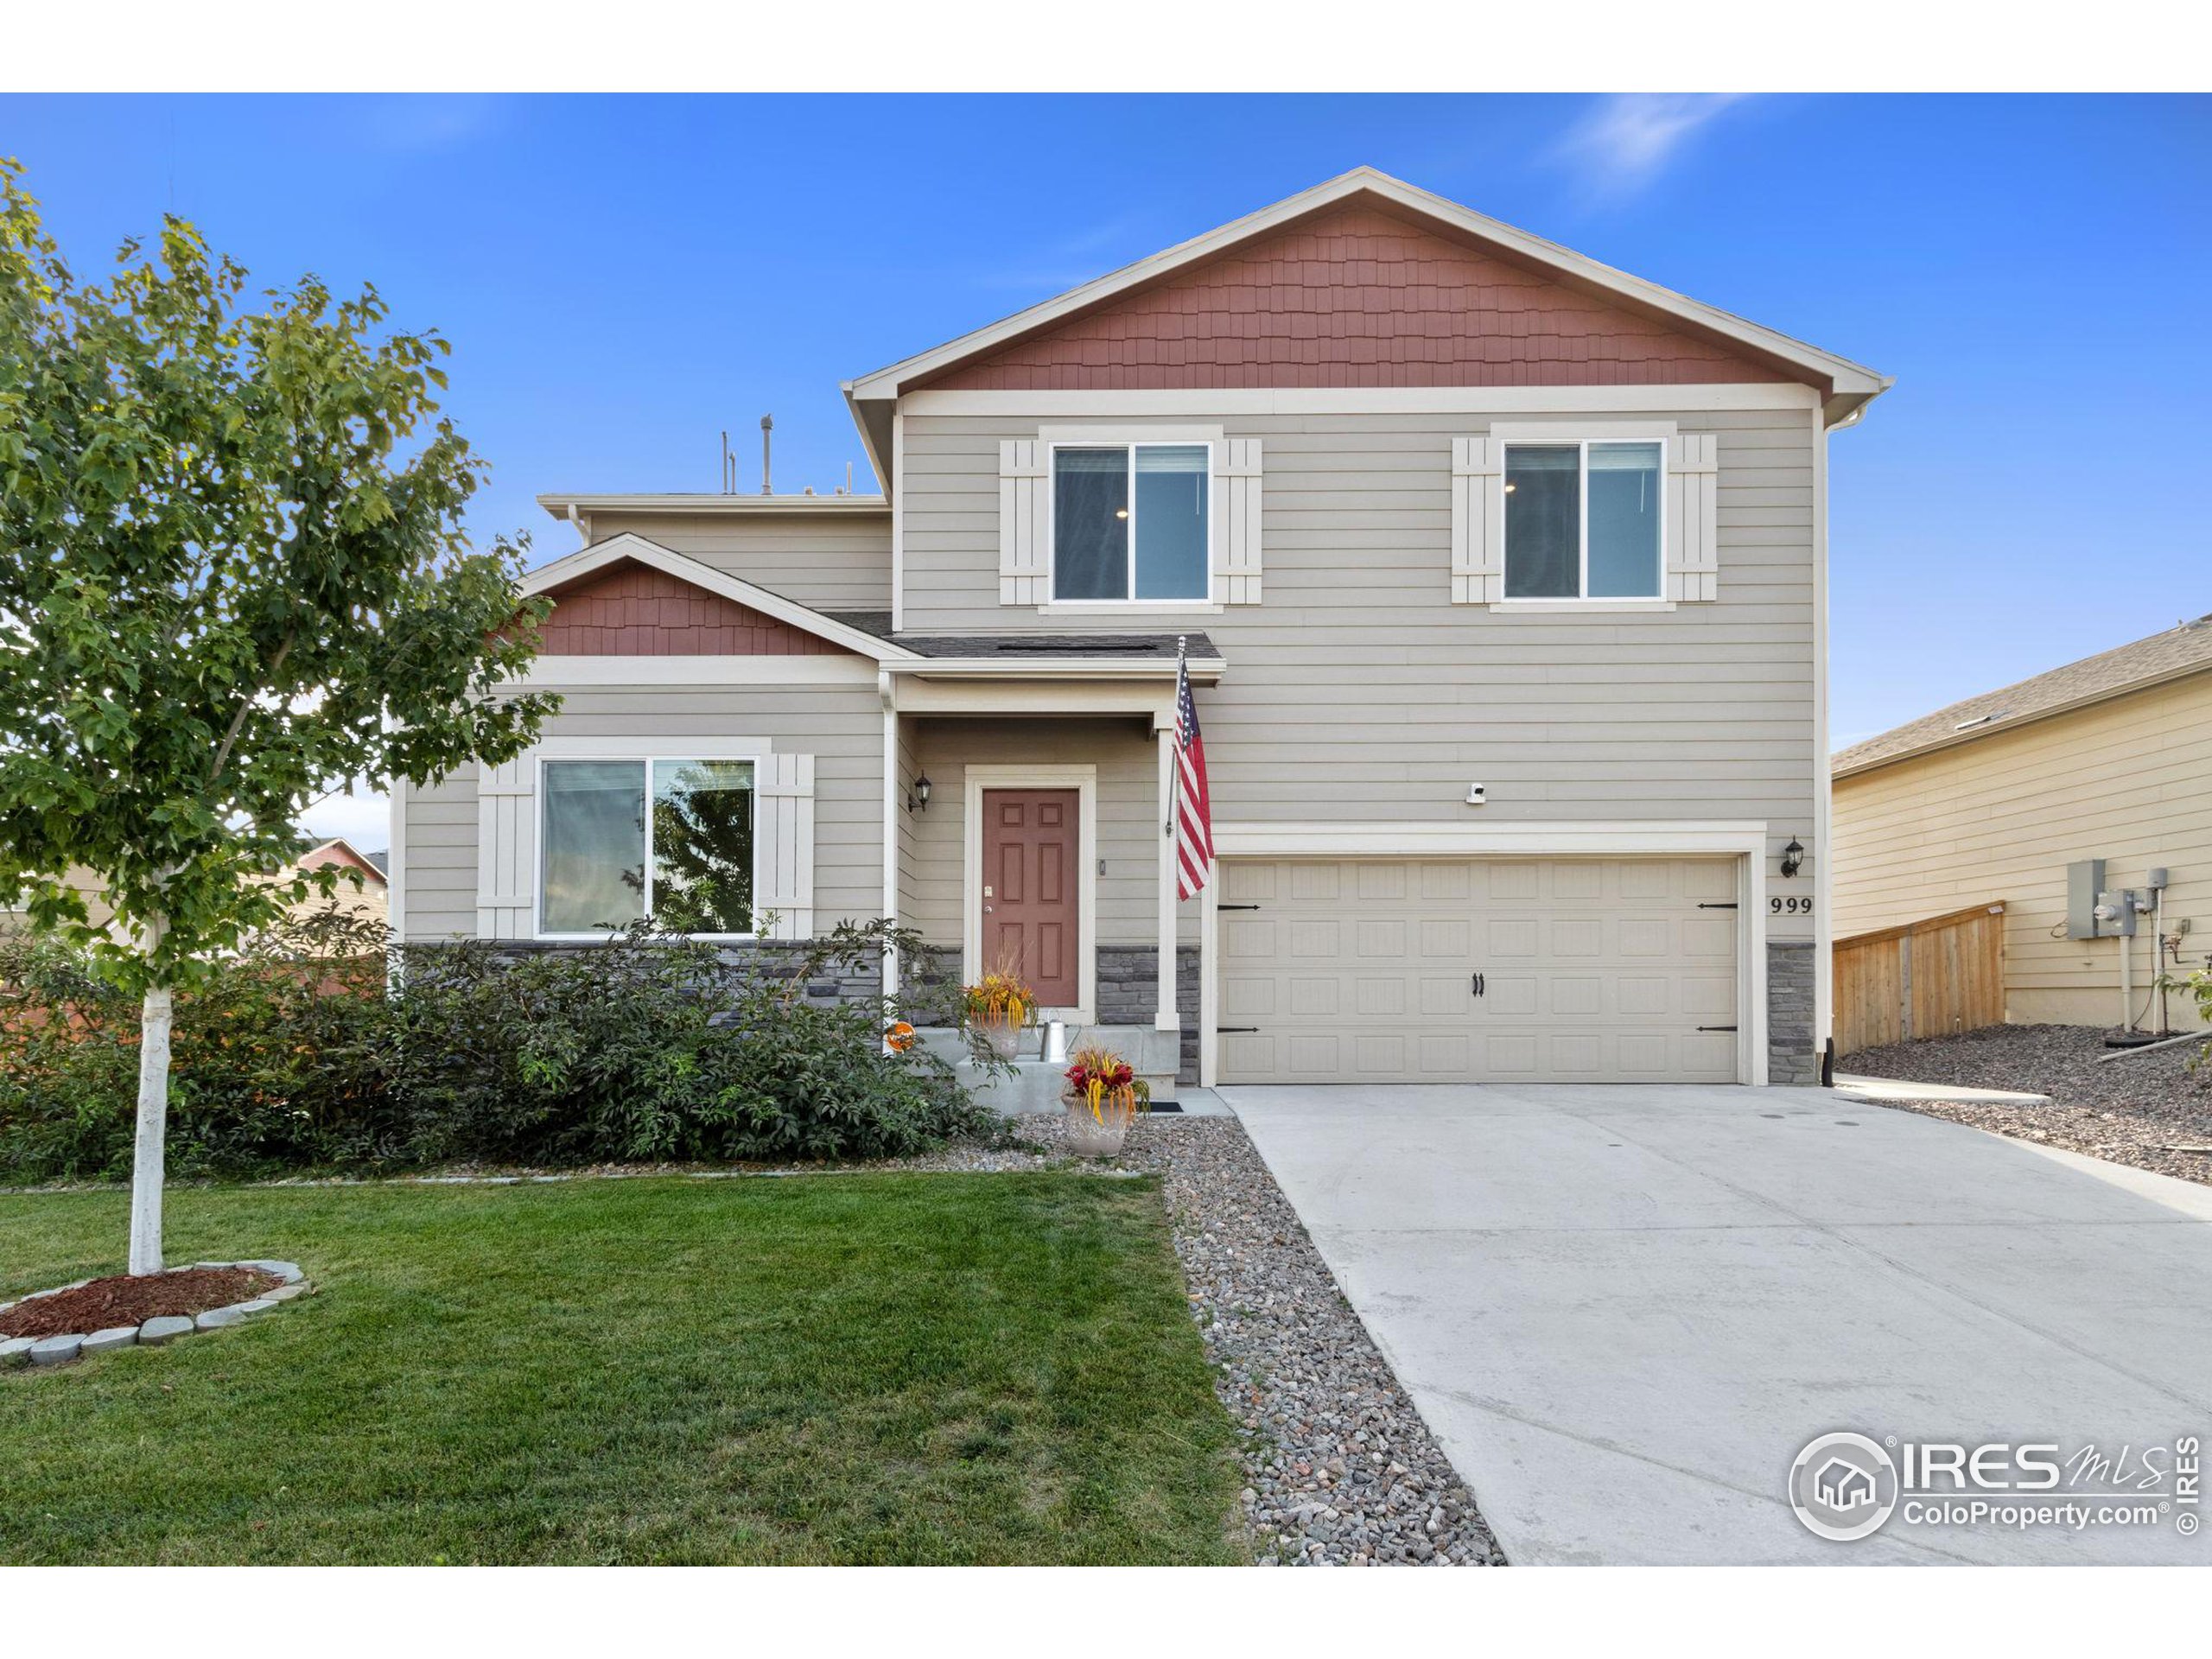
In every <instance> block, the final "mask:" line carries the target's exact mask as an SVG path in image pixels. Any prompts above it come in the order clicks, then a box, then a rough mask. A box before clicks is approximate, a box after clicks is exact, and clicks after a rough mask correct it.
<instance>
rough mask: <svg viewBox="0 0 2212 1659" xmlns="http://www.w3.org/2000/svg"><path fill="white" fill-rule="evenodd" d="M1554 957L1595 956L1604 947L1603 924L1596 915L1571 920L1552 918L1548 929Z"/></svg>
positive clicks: (1599, 953)
mask: <svg viewBox="0 0 2212 1659" xmlns="http://www.w3.org/2000/svg"><path fill="white" fill-rule="evenodd" d="M1549 931H1550V934H1551V939H1550V944H1551V949H1552V954H1553V955H1554V956H1555V957H1595V956H1599V955H1602V954H1603V953H1604V951H1605V924H1604V923H1603V922H1601V921H1599V919H1598V918H1596V917H1594V916H1592V917H1588V918H1581V919H1577V920H1573V921H1565V920H1561V919H1560V918H1556V917H1555V918H1553V920H1552V924H1551V927H1550V929H1549Z"/></svg>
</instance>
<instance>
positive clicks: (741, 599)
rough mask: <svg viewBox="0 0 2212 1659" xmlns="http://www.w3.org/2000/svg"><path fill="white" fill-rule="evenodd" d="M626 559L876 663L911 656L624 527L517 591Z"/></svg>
mask: <svg viewBox="0 0 2212 1659" xmlns="http://www.w3.org/2000/svg"><path fill="white" fill-rule="evenodd" d="M624 560H630V561H632V562H634V563H639V564H643V565H649V566H651V567H652V569H656V570H660V571H664V572H665V573H666V574H668V575H671V576H674V577H676V578H677V580H678V581H681V582H690V584H691V585H692V586H693V587H694V588H704V589H705V590H706V591H707V592H708V593H710V594H719V595H721V597H722V598H724V599H728V600H734V601H736V602H737V603H738V604H740V605H744V606H748V607H751V608H752V609H753V610H756V611H759V612H760V613H762V614H764V615H766V616H772V617H773V618H774V619H775V620H777V621H779V622H784V623H788V624H789V625H790V626H792V627H794V628H798V629H799V630H801V631H802V632H806V633H810V634H813V635H814V636H815V637H816V638H817V639H826V640H828V641H829V643H830V644H831V645H842V646H843V647H844V648H845V649H846V650H847V651H849V652H855V653H857V654H858V655H860V656H862V657H869V658H874V660H875V661H877V662H879V663H893V662H906V661H909V660H911V659H912V657H913V655H914V653H913V652H911V651H908V650H906V648H905V647H904V646H901V645H893V644H892V643H891V642H890V641H889V640H887V639H880V638H878V637H877V636H876V635H874V634H872V633H869V632H865V631H864V630H862V629H860V628H856V627H854V626H852V625H851V624H850V623H847V622H841V621H839V620H837V619H836V617H834V616H830V615H828V614H826V613H823V612H821V611H817V610H814V609H811V608H810V607H807V606H804V605H802V604H800V603H799V602H798V601H796V600H791V599H785V597H784V596H783V595H782V594H777V593H771V592H770V591H769V590H768V589H767V588H762V587H760V586H757V585H756V584H754V583H753V582H747V581H746V580H745V579H744V578H743V577H741V576H733V575H729V574H728V573H727V572H725V571H721V570H717V569H715V568H714V566H712V565H710V564H702V563H700V562H699V561H698V560H696V559H692V558H686V557H685V556H683V554H681V553H677V552H675V551H673V550H671V549H669V548H665V547H663V546H662V545H661V544H660V543H658V542H649V541H647V540H646V539H645V537H642V536H639V535H637V534H636V533H634V532H633V531H624V532H623V533H622V534H621V535H620V536H610V537H607V539H606V540H605V541H603V542H594V543H592V544H591V545H590V546H589V547H586V548H580V549H578V550H576V551H575V552H574V553H571V554H569V556H567V557H566V558H560V559H556V560H554V561H553V563H550V564H549V565H546V566H544V567H543V568H542V569H537V570H533V571H531V573H530V574H529V575H526V576H524V578H523V580H522V591H523V592H524V594H525V595H531V594H547V593H551V592H552V591H553V590H554V589H556V588H565V587H567V586H568V585H569V583H571V582H576V581H579V580H581V579H582V578H583V577H585V576H588V575H593V574H594V573H595V572H597V571H601V570H604V569H607V566H609V565H612V564H619V563H622V562H623V561H624Z"/></svg>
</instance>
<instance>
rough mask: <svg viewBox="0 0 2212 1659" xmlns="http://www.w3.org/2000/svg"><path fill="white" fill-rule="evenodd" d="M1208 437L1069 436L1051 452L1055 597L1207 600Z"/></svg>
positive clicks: (1209, 466) (1209, 459)
mask: <svg viewBox="0 0 2212 1659" xmlns="http://www.w3.org/2000/svg"><path fill="white" fill-rule="evenodd" d="M1211 467H1212V451H1211V448H1209V447H1208V446H1207V445H1205V444H1203V443H1119V444H1111V445H1089V444H1085V445H1081V446H1074V445H1062V446H1061V447H1059V448H1056V449H1054V450H1053V451H1052V597H1053V598H1054V599H1055V600H1107V601H1111V600H1142V599H1148V600H1179V599H1188V600H1201V601H1202V600H1204V599H1205V597H1206V594H1207V575H1206V572H1207V567H1208V563H1209V562H1208V559H1207V544H1208V541H1209V539H1210V538H1209V535H1208V528H1209V525H1210V524H1211V519H1210V518H1209V516H1208V511H1207V500H1206V492H1207V485H1208V483H1209V480H1210V474H1211Z"/></svg>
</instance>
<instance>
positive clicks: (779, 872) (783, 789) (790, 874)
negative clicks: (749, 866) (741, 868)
mask: <svg viewBox="0 0 2212 1659" xmlns="http://www.w3.org/2000/svg"><path fill="white" fill-rule="evenodd" d="M753 805H754V807H755V809H756V810H755V811H754V814H753V836H754V840H755V842H756V843H757V844H756V846H755V849H754V853H753V864H754V868H755V872H756V875H755V880H754V886H755V887H757V888H758V890H759V891H758V892H757V893H755V895H754V899H753V908H754V909H755V910H756V911H761V912H766V911H773V912H776V922H775V926H774V928H773V929H772V930H771V931H770V933H769V937H770V938H778V939H810V938H813V937H814V757H813V756H812V755H810V754H769V755H763V756H762V757H761V759H760V763H759V765H758V767H757V769H756V770H755V772H754V773H753Z"/></svg>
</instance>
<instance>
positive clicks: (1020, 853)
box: [982, 789, 1083, 1008]
mask: <svg viewBox="0 0 2212 1659" xmlns="http://www.w3.org/2000/svg"><path fill="white" fill-rule="evenodd" d="M1078 798H1079V797H1078V793H1077V791H1075V790H1072V789H987V790H985V791H983V896H982V906H983V931H982V940H983V960H982V967H983V968H984V969H986V970H988V969H995V968H1003V967H1006V966H1007V965H1009V964H1010V963H1019V964H1020V971H1021V973H1022V975H1023V976H1025V977H1026V978H1027V980H1028V981H1029V987H1030V988H1031V989H1032V990H1033V991H1034V992H1035V993H1036V994H1037V1001H1039V1003H1041V1004H1043V1005H1044V1006H1045V1007H1048V1008H1071V1007H1075V1006H1077V998H1079V997H1080V996H1081V995H1083V982H1082V970H1081V969H1080V968H1079V966H1078V965H1077V964H1078V963H1079V962H1080V960H1081V958H1080V957H1079V956H1078V954H1077V953H1078V952H1079V951H1080V950H1082V948H1083V944H1082V941H1081V940H1080V939H1079V938H1077V933H1078V931H1080V925H1079V919H1078V918H1079V917H1080V914H1081V912H1080V911H1079V909H1078V908H1077V893H1079V892H1080V891H1081V889H1082V880H1081V875H1082V872H1081V871H1080V870H1079V869H1078V868H1077V860H1078V859H1080V858H1081V857H1082V856H1083V849H1082V845H1081V842H1080V841H1079V839H1078V835H1079V831H1078V828H1077V800H1078Z"/></svg>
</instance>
